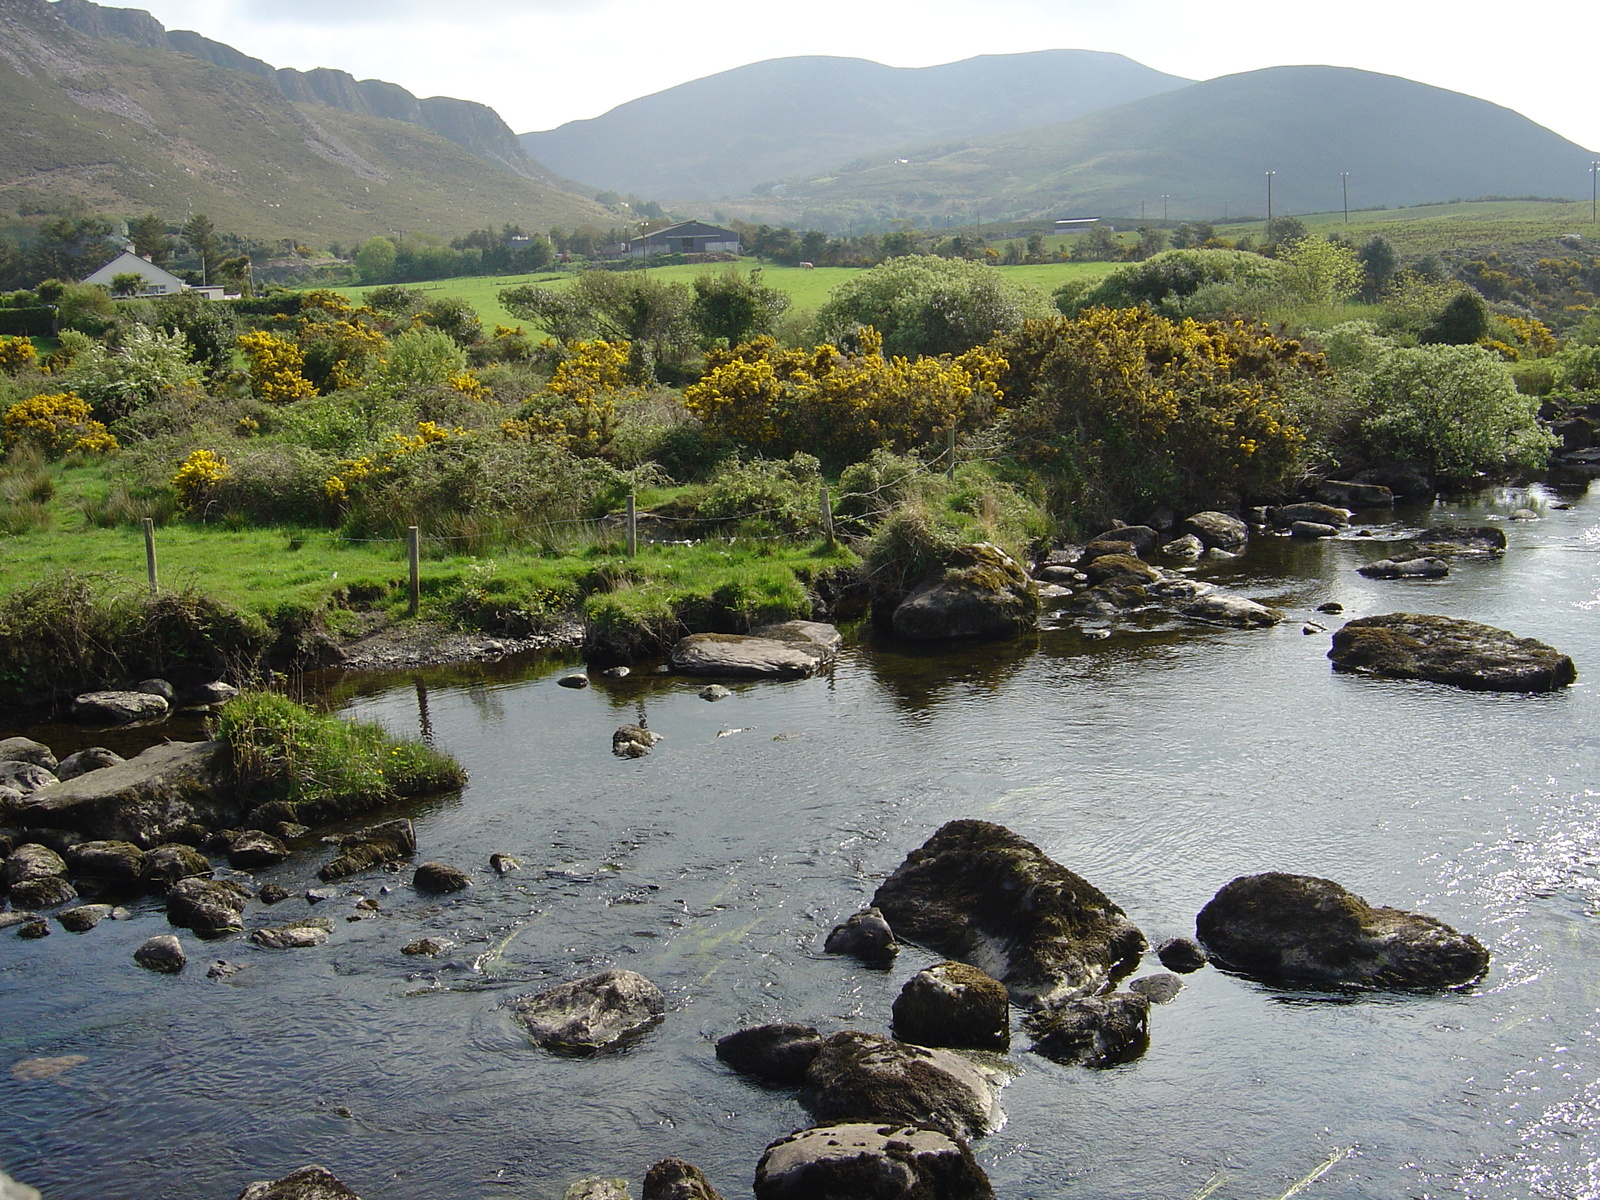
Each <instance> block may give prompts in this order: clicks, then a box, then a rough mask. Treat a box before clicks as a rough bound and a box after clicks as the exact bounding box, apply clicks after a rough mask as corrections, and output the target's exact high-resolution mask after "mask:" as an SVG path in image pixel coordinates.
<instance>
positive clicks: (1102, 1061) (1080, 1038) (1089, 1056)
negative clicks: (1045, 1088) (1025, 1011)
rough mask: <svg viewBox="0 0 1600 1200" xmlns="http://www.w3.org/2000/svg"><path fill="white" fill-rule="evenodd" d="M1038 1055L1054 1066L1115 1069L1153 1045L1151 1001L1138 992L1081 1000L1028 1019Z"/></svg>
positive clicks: (1110, 994) (1084, 997)
mask: <svg viewBox="0 0 1600 1200" xmlns="http://www.w3.org/2000/svg"><path fill="white" fill-rule="evenodd" d="M1028 1027H1029V1029H1031V1030H1032V1031H1033V1035H1034V1045H1033V1048H1034V1050H1035V1052H1037V1053H1039V1054H1042V1055H1044V1056H1045V1057H1046V1058H1048V1059H1051V1060H1052V1061H1054V1062H1059V1063H1068V1064H1073V1065H1081V1066H1086V1067H1114V1066H1116V1065H1117V1064H1118V1063H1125V1062H1131V1061H1133V1060H1134V1059H1136V1058H1138V1057H1139V1056H1140V1055H1141V1054H1143V1053H1144V1052H1145V1049H1146V1048H1147V1047H1148V1046H1149V1044H1150V1000H1149V997H1147V996H1143V995H1140V994H1139V993H1137V992H1111V993H1109V994H1107V995H1103V996H1080V997H1078V998H1077V999H1075V1000H1068V1001H1067V1002H1066V1003H1065V1004H1062V1005H1058V1006H1056V1007H1054V1008H1049V1009H1045V1010H1044V1011H1042V1012H1040V1013H1038V1014H1037V1015H1035V1016H1033V1017H1030V1018H1029V1019H1028Z"/></svg>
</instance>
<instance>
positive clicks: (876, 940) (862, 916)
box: [822, 908, 900, 963]
mask: <svg viewBox="0 0 1600 1200" xmlns="http://www.w3.org/2000/svg"><path fill="white" fill-rule="evenodd" d="M822 948H823V950H824V951H825V952H826V953H828V954H850V955H854V956H855V957H856V958H859V959H861V960H862V961H863V962H872V963H885V962H891V961H893V959H894V956H895V954H896V953H897V952H898V951H899V949H900V946H899V944H898V943H897V942H896V941H895V940H894V930H892V929H890V928H889V922H888V921H887V920H885V919H884V916H883V913H881V912H880V911H879V910H877V909H876V908H864V909H862V910H861V911H860V912H858V913H852V914H851V915H850V916H849V918H848V919H846V921H845V923H844V924H843V925H835V926H834V927H833V930H832V932H830V933H829V934H828V940H827V941H826V942H824V943H823V945H822Z"/></svg>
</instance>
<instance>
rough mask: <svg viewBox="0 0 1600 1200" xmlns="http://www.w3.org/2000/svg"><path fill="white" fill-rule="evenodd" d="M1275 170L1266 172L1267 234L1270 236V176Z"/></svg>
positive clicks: (1274, 173)
mask: <svg viewBox="0 0 1600 1200" xmlns="http://www.w3.org/2000/svg"><path fill="white" fill-rule="evenodd" d="M1276 174H1277V172H1276V171H1268V172H1267V236H1268V237H1271V236H1272V177H1273V176H1274V175H1276Z"/></svg>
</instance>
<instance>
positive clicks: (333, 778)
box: [217, 692, 467, 821]
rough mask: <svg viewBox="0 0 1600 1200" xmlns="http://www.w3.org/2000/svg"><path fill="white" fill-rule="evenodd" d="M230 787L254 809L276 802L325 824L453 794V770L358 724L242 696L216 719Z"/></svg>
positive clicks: (266, 695) (434, 753) (441, 758)
mask: <svg viewBox="0 0 1600 1200" xmlns="http://www.w3.org/2000/svg"><path fill="white" fill-rule="evenodd" d="M217 737H218V738H219V739H220V740H221V741H223V742H226V743H227V746H228V752H229V758H230V764H231V768H232V771H233V776H234V782H235V784H236V786H238V787H239V788H241V789H242V790H243V791H245V793H246V794H247V795H249V796H250V797H251V798H252V799H255V800H257V802H258V803H266V802H268V801H272V800H282V801H286V802H287V803H289V804H292V805H293V806H294V808H295V812H296V815H297V816H298V817H299V818H300V819H301V820H303V821H305V820H325V819H328V818H331V817H335V816H340V815H342V814H346V813H353V812H359V811H363V810H365V809H369V808H372V807H374V806H375V805H378V804H383V803H385V802H387V801H392V800H398V799H402V798H404V797H408V796H426V795H432V794H434V793H437V792H445V791H450V790H451V789H453V788H459V787H461V786H462V785H464V784H465V783H466V781H467V773H466V771H465V770H463V769H462V767H461V764H460V763H458V762H456V760H455V759H453V758H451V757H450V756H449V755H448V754H444V753H442V752H440V751H438V750H435V749H434V748H433V747H431V746H427V745H424V744H423V743H421V742H412V741H401V740H399V739H396V738H394V737H391V736H390V735H389V734H388V733H387V732H386V731H385V730H384V729H383V728H382V727H380V726H378V725H374V724H371V723H369V722H365V721H346V720H344V719H342V718H340V717H333V716H326V715H323V714H321V713H316V712H313V711H312V710H311V709H309V708H307V707H305V706H304V705H302V704H296V703H295V702H294V701H293V700H290V699H289V698H288V697H287V696H281V695H279V694H278V693H276V692H246V693H245V694H243V695H241V696H238V697H236V698H235V699H233V700H230V701H229V702H228V703H227V704H225V705H224V706H223V707H222V710H221V712H220V713H219V714H218V717H217Z"/></svg>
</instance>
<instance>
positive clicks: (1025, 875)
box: [872, 820, 1144, 1004]
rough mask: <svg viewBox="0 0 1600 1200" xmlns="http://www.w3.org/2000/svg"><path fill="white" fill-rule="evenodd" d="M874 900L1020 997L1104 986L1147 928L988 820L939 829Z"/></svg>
mask: <svg viewBox="0 0 1600 1200" xmlns="http://www.w3.org/2000/svg"><path fill="white" fill-rule="evenodd" d="M872 902H873V904H874V905H875V906H876V907H877V908H879V909H880V910H881V911H882V912H883V914H884V916H885V917H887V918H888V921H889V924H890V925H891V926H892V927H893V929H894V931H895V933H896V934H897V935H898V936H900V937H902V938H905V939H907V940H909V941H913V942H917V943H919V944H921V945H924V946H927V947H928V948H929V949H932V950H934V951H936V952H937V953H940V954H944V955H946V956H948V957H950V958H954V959H958V960H960V961H962V962H967V963H971V964H972V965H973V966H975V967H977V968H979V969H980V970H982V971H985V972H987V973H988V974H989V975H991V976H993V977H994V978H995V979H998V980H999V981H1000V982H1001V983H1003V984H1005V986H1006V989H1007V991H1008V992H1009V993H1010V994H1011V998H1012V999H1013V1000H1015V1001H1016V1002H1017V1003H1019V1004H1041V1003H1042V1004H1049V1003H1056V1002H1059V1001H1061V1000H1065V999H1067V998H1069V997H1072V996H1076V995H1082V994H1085V993H1088V992H1093V991H1098V990H1099V989H1100V988H1101V987H1103V986H1104V985H1105V983H1106V982H1107V981H1108V980H1109V979H1110V978H1111V977H1112V976H1113V975H1115V974H1120V973H1124V972H1126V971H1131V970H1132V969H1133V968H1134V966H1135V965H1137V963H1138V958H1139V954H1140V952H1141V951H1142V950H1143V949H1144V935H1143V934H1142V933H1140V932H1139V929H1138V927H1137V926H1136V925H1134V923H1133V922H1132V921H1130V920H1129V919H1128V917H1127V914H1125V913H1124V912H1123V911H1122V909H1120V908H1118V907H1117V906H1116V905H1115V904H1113V903H1112V902H1111V900H1110V899H1109V898H1108V897H1107V896H1106V895H1105V894H1104V893H1103V892H1101V891H1100V890H1099V889H1098V888H1096V887H1095V886H1094V885H1093V884H1091V883H1090V882H1089V881H1088V880H1086V879H1084V878H1083V877H1081V876H1079V875H1076V874H1074V873H1073V872H1072V871H1070V870H1068V869H1067V868H1066V867H1064V866H1062V865H1061V864H1060V863H1058V862H1055V861H1054V860H1052V859H1051V858H1049V857H1048V856H1047V855H1046V854H1045V853H1044V852H1043V851H1042V850H1040V849H1039V847H1037V846H1035V845H1034V844H1033V843H1032V842H1029V841H1027V840H1025V839H1023V838H1021V837H1018V836H1017V835H1016V834H1015V833H1012V832H1011V831H1010V830H1009V829H1006V828H1005V827H1004V826H1001V825H994V824H991V823H990V822H987V821H971V820H963V821H951V822H950V823H949V824H947V825H944V826H943V827H941V828H940V829H939V830H938V832H936V833H935V834H934V835H933V836H932V837H931V838H929V839H928V841H927V842H926V843H925V844H924V845H923V846H921V847H920V848H919V849H916V850H913V851H912V852H911V853H910V854H909V855H908V856H907V857H906V860H905V862H903V863H901V864H900V866H899V867H897V868H896V869H895V871H894V874H892V875H891V876H890V877H889V878H888V879H887V880H885V881H884V883H883V884H882V886H880V887H879V888H878V891H877V893H876V895H874V896H873V898H872Z"/></svg>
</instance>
